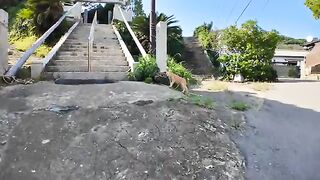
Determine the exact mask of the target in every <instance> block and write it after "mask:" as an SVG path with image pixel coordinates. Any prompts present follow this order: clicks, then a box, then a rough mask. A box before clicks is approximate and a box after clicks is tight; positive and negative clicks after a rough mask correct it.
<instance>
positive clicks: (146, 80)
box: [144, 77, 153, 84]
mask: <svg viewBox="0 0 320 180" xmlns="http://www.w3.org/2000/svg"><path fill="white" fill-rule="evenodd" d="M144 82H145V83H147V84H151V83H152V82H153V79H152V78H151V77H147V78H146V79H145V80H144Z"/></svg>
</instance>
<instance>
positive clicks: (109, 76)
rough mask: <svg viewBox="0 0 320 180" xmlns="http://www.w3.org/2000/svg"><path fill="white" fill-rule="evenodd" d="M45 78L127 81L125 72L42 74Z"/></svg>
mask: <svg viewBox="0 0 320 180" xmlns="http://www.w3.org/2000/svg"><path fill="white" fill-rule="evenodd" d="M44 76H45V77H46V78H50V76H52V78H53V79H70V80H110V81H126V80H128V73H127V72H54V73H44Z"/></svg>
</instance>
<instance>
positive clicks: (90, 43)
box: [88, 11, 98, 72]
mask: <svg viewBox="0 0 320 180" xmlns="http://www.w3.org/2000/svg"><path fill="white" fill-rule="evenodd" d="M97 24H98V11H96V12H95V14H94V18H93V21H92V25H91V29H90V35H89V37H88V72H91V57H92V53H93V42H94V31H95V29H96V25H97Z"/></svg>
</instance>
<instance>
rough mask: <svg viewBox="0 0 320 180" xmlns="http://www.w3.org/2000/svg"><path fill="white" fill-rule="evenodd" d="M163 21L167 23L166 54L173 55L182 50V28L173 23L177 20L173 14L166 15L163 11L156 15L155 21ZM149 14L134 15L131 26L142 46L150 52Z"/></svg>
mask: <svg viewBox="0 0 320 180" xmlns="http://www.w3.org/2000/svg"><path fill="white" fill-rule="evenodd" d="M160 21H165V22H167V24H168V54H169V55H172V56H175V55H176V54H178V53H180V54H181V53H182V51H183V38H182V29H181V28H180V27H179V26H177V25H175V24H176V23H177V22H178V21H177V20H176V19H175V17H174V16H173V15H171V16H167V15H165V14H163V13H161V14H157V15H156V22H160ZM149 22H150V15H149V16H148V17H147V16H140V17H136V18H135V19H134V20H133V22H132V28H133V30H134V31H135V33H136V35H137V37H138V39H139V41H140V42H141V44H142V46H143V47H144V48H145V49H146V50H147V51H148V52H151V51H152V49H151V39H150V29H149V27H150V24H149Z"/></svg>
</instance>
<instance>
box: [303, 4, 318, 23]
mask: <svg viewBox="0 0 320 180" xmlns="http://www.w3.org/2000/svg"><path fill="white" fill-rule="evenodd" d="M305 5H306V6H307V7H308V8H309V9H310V10H311V11H312V12H313V16H314V17H315V18H316V19H319V18H320V0H306V2H305Z"/></svg>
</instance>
